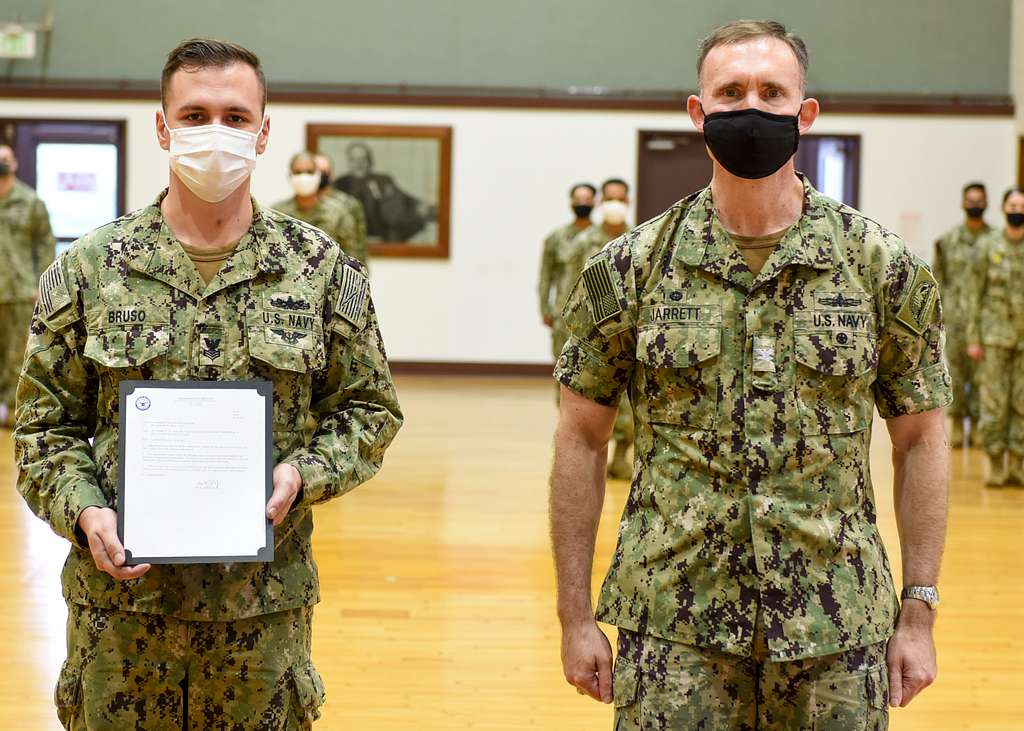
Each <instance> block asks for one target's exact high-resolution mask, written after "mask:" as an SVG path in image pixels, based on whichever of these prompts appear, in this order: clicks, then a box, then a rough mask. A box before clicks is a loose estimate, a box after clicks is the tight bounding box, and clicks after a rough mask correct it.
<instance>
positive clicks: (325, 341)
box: [14, 194, 402, 621]
mask: <svg viewBox="0 0 1024 731" xmlns="http://www.w3.org/2000/svg"><path fill="white" fill-rule="evenodd" d="M162 198H163V194H161V196H160V198H158V199H157V201H156V202H155V203H154V204H153V205H151V206H149V207H147V208H143V209H140V210H139V211H136V212H134V213H131V214H129V215H127V216H125V217H123V218H121V219H119V220H117V221H114V222H113V223H110V224H108V225H106V226H104V227H102V228H100V229H97V230H96V231H94V232H92V233H90V234H88V235H87V236H85V237H83V238H82V239H80V240H79V241H77V242H76V243H75V244H74V245H73V246H72V247H71V250H70V251H69V252H67V254H65V255H64V256H62V257H61V258H60V259H58V260H57V262H55V263H54V264H53V265H52V266H51V267H50V269H48V270H47V272H45V273H44V274H43V277H42V278H41V280H40V290H41V294H40V299H39V304H38V306H37V308H36V312H35V314H34V316H33V320H32V328H31V335H30V339H29V348H28V355H27V358H26V360H25V366H24V371H23V373H22V378H21V382H20V384H19V390H18V409H17V425H16V430H15V434H14V439H15V457H16V460H17V464H18V467H19V470H20V472H19V475H18V490H19V491H20V492H21V494H22V495H23V496H24V498H25V500H26V501H27V503H28V505H29V507H30V508H31V509H32V511H33V512H34V513H35V514H36V515H38V516H39V517H40V518H42V519H43V520H45V521H47V522H48V523H49V524H50V525H51V526H52V527H53V529H54V531H56V532H57V533H58V534H59V535H61V536H63V537H65V538H67V539H68V540H69V541H71V543H72V547H71V552H70V555H69V556H68V560H67V562H66V564H65V566H64V572H63V576H62V583H63V588H64V596H65V598H66V599H67V601H68V602H69V603H72V604H85V605H89V606H93V607H99V608H106V609H117V610H121V611H126V612H146V613H153V614H165V615H170V616H173V617H177V618H180V619H187V620H205V621H223V620H236V619H243V618H246V617H252V616H255V615H261V614H268V613H271V612H278V611H282V610H285V609H292V608H295V607H302V606H309V605H312V604H314V603H315V602H316V601H317V600H318V598H319V583H318V579H317V573H316V566H315V564H314V563H313V556H312V550H311V545H310V536H311V534H312V530H313V518H312V511H311V506H313V505H314V504H316V503H320V502H324V501H326V500H329V499H331V498H334V497H337V496H339V495H342V494H344V493H346V492H348V491H349V490H351V489H352V488H354V487H355V486H356V485H358V484H360V483H362V482H365V481H366V480H368V479H369V478H370V477H371V476H373V474H374V473H375V472H376V471H377V470H378V469H379V468H380V465H381V461H382V459H383V456H384V450H385V449H386V448H387V446H388V444H389V443H390V442H391V440H392V439H393V438H394V436H395V433H396V432H397V431H398V428H399V426H400V425H401V422H402V416H401V412H400V410H399V406H398V401H397V398H396V394H395V390H394V385H393V383H392V380H391V374H390V371H389V369H388V364H387V360H386V356H385V352H384V344H383V341H382V340H381V335H380V330H379V328H378V325H377V317H376V314H375V312H374V308H373V304H372V302H371V301H370V298H369V295H368V290H367V282H366V278H365V276H364V275H363V268H362V265H360V264H359V263H358V262H356V261H355V260H354V259H350V258H348V257H346V256H345V255H344V254H343V253H342V252H341V250H340V248H339V247H338V245H337V244H336V243H334V242H333V241H331V240H330V239H328V238H327V237H326V236H325V235H324V234H322V233H321V232H320V231H318V230H316V229H314V228H312V227H311V226H309V225H308V224H305V223H302V222H300V221H297V220H295V219H292V218H289V217H287V216H285V215H283V214H281V213H277V212H275V211H272V210H265V209H261V208H260V207H259V206H257V205H256V204H255V203H254V204H253V208H254V213H253V222H252V226H251V227H250V229H249V231H248V233H246V235H245V236H243V237H242V239H241V240H240V241H239V242H238V246H237V248H236V249H235V252H234V253H233V254H232V255H231V257H230V258H229V259H228V260H227V261H226V262H225V263H224V266H223V268H222V269H221V270H220V272H219V273H218V274H217V275H216V276H215V277H214V278H213V279H212V280H211V281H210V283H209V284H208V285H205V284H203V282H202V281H201V280H200V278H199V273H198V271H197V270H196V268H195V265H194V264H193V263H192V261H191V260H190V259H189V258H188V256H187V255H186V254H185V252H184V250H183V249H182V248H181V246H180V245H179V244H178V243H177V242H176V241H175V239H174V238H173V236H172V234H171V232H170V230H169V229H168V227H167V225H166V223H165V222H164V220H163V216H162V215H161V213H160V208H159V202H160V200H162ZM123 379H155V380H172V381H179V380H189V379H193V380H224V381H233V380H269V381H272V382H273V384H274V409H273V446H274V450H273V459H274V463H275V464H277V463H280V462H288V463H289V464H292V465H294V466H295V468H296V469H297V470H298V471H299V473H300V475H301V476H302V483H303V486H302V499H301V502H299V503H297V504H296V505H295V506H294V507H293V508H292V510H291V511H290V512H289V514H288V516H287V518H286V519H285V521H284V523H282V524H281V525H280V526H278V527H277V528H276V529H275V532H276V536H275V539H276V540H275V542H276V547H275V554H274V555H275V558H274V561H273V562H272V563H234V564H185V565H154V566H153V567H152V568H151V569H150V570H149V572H148V573H147V574H145V575H144V576H142V577H140V578H139V579H135V580H132V581H117V580H115V579H113V578H111V577H110V576H108V575H107V574H105V573H101V572H100V571H99V570H98V569H97V568H96V566H95V564H94V563H93V559H92V556H91V554H90V553H89V551H88V550H87V548H86V547H85V546H86V543H85V541H84V536H82V535H81V532H80V531H79V532H78V533H77V534H76V525H77V521H78V517H79V515H80V513H81V512H82V510H84V509H85V508H86V507H88V506H93V505H94V506H101V507H103V506H105V507H111V508H114V507H115V506H116V504H117V503H116V489H117V473H118V454H117V453H118V384H119V383H120V381H121V380H123ZM308 415H312V417H313V418H314V420H315V421H316V423H317V429H316V431H315V433H314V434H313V435H312V441H311V442H310V443H309V444H308V445H305V444H304V439H303V426H304V424H305V420H306V418H307V416H308ZM90 438H94V442H93V444H92V445H91V446H90V444H89V439H90Z"/></svg>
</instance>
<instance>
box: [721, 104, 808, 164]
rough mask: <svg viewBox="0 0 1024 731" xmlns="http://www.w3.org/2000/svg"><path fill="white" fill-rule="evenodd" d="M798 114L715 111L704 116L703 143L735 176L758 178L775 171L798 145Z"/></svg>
mask: <svg viewBox="0 0 1024 731" xmlns="http://www.w3.org/2000/svg"><path fill="white" fill-rule="evenodd" d="M798 124H799V117H798V116H796V115H789V114H772V113H770V112H762V111H761V110H760V109H753V108H751V109H737V110H736V111H732V112H715V113H714V114H709V115H707V116H706V117H704V142H705V143H707V146H708V148H710V150H711V154H712V155H714V156H715V159H716V160H718V162H719V163H720V164H721V165H722V167H724V168H725V169H726V170H728V171H729V172H730V173H732V174H733V175H735V176H736V177H738V178H746V179H747V180H757V179H759V178H767V177H768V176H769V175H772V174H774V173H776V172H778V170H779V168H781V167H782V166H783V165H785V164H786V162H787V161H788V160H789V158H791V157H793V155H794V154H796V149H797V146H798V145H799V144H800V128H799V126H798Z"/></svg>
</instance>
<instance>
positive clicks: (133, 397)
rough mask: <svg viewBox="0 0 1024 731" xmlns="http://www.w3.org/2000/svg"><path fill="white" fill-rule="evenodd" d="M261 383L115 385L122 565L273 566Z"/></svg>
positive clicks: (266, 417)
mask: <svg viewBox="0 0 1024 731" xmlns="http://www.w3.org/2000/svg"><path fill="white" fill-rule="evenodd" d="M273 394H274V387H273V384H271V383H270V382H268V381H122V382H121V388H120V396H121V399H120V416H121V433H120V445H119V449H120V475H119V478H120V482H119V487H120V490H119V491H118V506H117V528H118V535H119V537H120V538H121V542H122V543H123V544H124V548H125V555H126V557H127V558H126V561H125V562H126V563H127V564H129V565H137V564H141V563H229V562H235V561H272V560H273V559H274V526H273V524H272V523H271V522H270V521H269V520H267V515H266V506H267V501H268V500H269V499H270V494H271V492H272V490H273V482H272V478H271V474H272V469H273V465H272V457H273V450H272V440H271V437H272V431H271V424H272V408H273Z"/></svg>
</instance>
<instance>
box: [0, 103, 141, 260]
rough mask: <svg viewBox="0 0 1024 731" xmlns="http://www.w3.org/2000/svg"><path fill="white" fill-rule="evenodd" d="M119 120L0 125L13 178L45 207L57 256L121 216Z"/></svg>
mask: <svg viewBox="0 0 1024 731" xmlns="http://www.w3.org/2000/svg"><path fill="white" fill-rule="evenodd" d="M124 139H125V123H124V121H123V120H110V121H108V120H72V119H0V143H2V144H7V145H10V146H11V147H12V148H13V149H14V154H15V155H16V156H17V158H18V178H19V179H20V180H21V181H22V182H23V183H25V184H26V185H28V186H30V187H32V188H34V189H35V191H36V194H37V195H38V196H39V197H40V198H42V200H43V202H44V203H45V204H46V209H47V211H48V212H49V214H50V225H51V227H52V228H53V234H54V236H56V238H57V253H58V254H60V253H61V252H62V251H64V250H65V249H67V247H68V246H70V245H71V242H72V241H74V240H75V239H77V238H78V237H80V236H82V235H84V234H86V233H88V232H89V231H92V230H93V229H94V228H97V227H99V226H102V225H104V224H106V223H109V222H110V221H112V220H113V219H115V218H117V217H118V216H121V215H123V214H124V212H125V154H124Z"/></svg>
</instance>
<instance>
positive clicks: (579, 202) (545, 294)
mask: <svg viewBox="0 0 1024 731" xmlns="http://www.w3.org/2000/svg"><path fill="white" fill-rule="evenodd" d="M596 193H597V189H596V188H595V187H594V186H592V185H590V183H578V184H577V185H574V186H573V187H572V189H571V190H570V191H569V206H570V208H572V211H573V217H574V218H573V220H572V222H570V223H567V224H565V225H564V226H559V227H558V228H556V229H555V230H554V231H552V232H551V233H550V234H548V236H547V238H545V239H544V250H543V252H542V254H541V259H540V281H539V283H538V285H537V294H538V298H539V300H540V316H541V319H543V321H544V324H545V325H547V326H548V327H549V328H551V351H552V353H553V355H554V357H555V358H557V357H558V355H559V354H560V353H561V352H562V346H563V345H565V341H566V340H568V338H569V335H568V333H567V332H566V331H565V326H564V325H563V324H562V307H564V306H565V298H566V297H568V296H569V290H570V289H572V285H573V284H574V283H575V282H576V278H577V277H578V276H579V275H580V270H581V267H578V266H576V262H577V256H576V249H575V247H574V246H573V242H574V240H575V239H576V237H577V236H578V235H579V234H580V232H581V231H583V230H584V229H586V228H587V227H589V226H590V212H591V211H592V210H593V209H594V195H595V194H596Z"/></svg>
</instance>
